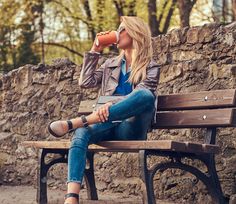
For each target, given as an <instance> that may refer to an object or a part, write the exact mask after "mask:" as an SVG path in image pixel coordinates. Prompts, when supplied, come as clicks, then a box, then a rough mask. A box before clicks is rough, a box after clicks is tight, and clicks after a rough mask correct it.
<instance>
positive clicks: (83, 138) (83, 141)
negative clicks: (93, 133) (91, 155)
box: [70, 128, 90, 148]
mask: <svg viewBox="0 0 236 204" xmlns="http://www.w3.org/2000/svg"><path fill="white" fill-rule="evenodd" d="M89 138H90V133H89V131H88V129H87V128H77V129H76V130H75V132H74V135H73V137H72V141H71V146H70V147H71V148H73V147H80V148H87V146H88V142H89Z"/></svg>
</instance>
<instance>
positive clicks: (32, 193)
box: [0, 186, 173, 204]
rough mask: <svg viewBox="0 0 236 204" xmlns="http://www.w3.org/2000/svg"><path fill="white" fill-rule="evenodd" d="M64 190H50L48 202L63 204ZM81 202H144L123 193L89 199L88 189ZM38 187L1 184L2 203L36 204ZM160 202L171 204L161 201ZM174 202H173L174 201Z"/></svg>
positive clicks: (128, 203)
mask: <svg viewBox="0 0 236 204" xmlns="http://www.w3.org/2000/svg"><path fill="white" fill-rule="evenodd" d="M64 193H65V192H64V191H61V190H49V192H48V200H49V203H48V204H63V196H64ZM80 197H81V200H80V204H98V203H99V204H111V203H112V204H121V203H122V204H142V201H141V200H137V198H136V197H129V198H124V197H123V195H122V194H117V193H116V194H112V195H111V194H110V195H106V194H101V193H100V194H99V201H88V200H86V199H87V195H86V191H85V190H84V189H83V190H82V191H81V195H80ZM35 199H36V189H35V188H34V187H32V186H0V204H15V203H16V204H36V201H35ZM159 204H171V203H169V202H163V201H162V202H160V203H159ZM172 204H173V203H172Z"/></svg>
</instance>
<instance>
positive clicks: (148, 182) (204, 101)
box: [23, 89, 236, 204]
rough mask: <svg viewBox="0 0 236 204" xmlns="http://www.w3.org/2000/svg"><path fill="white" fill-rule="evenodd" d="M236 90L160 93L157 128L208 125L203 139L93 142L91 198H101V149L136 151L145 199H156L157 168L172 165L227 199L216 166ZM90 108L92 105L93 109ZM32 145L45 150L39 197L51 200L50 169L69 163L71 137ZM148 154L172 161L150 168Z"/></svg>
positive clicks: (83, 109)
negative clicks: (97, 166)
mask: <svg viewBox="0 0 236 204" xmlns="http://www.w3.org/2000/svg"><path fill="white" fill-rule="evenodd" d="M235 94H236V90H235V89H229V90H214V91H203V92H195V93H188V94H171V95H159V98H158V114H157V123H156V124H153V126H152V128H153V129H180V128H206V134H205V135H204V141H202V142H201V143H200V142H199V143H194V142H180V141H172V140H152V141H150V140H149V141H148V140H144V141H104V142H100V143H99V144H91V145H89V148H88V152H87V159H88V161H89V168H87V169H86V170H85V182H86V186H87V194H88V198H89V199H91V200H98V195H97V190H96V185H95V177H94V154H95V153H96V152H137V153H139V168H140V171H141V174H140V175H141V179H142V181H143V182H144V184H145V187H146V190H145V196H144V199H145V203H148V204H153V203H156V201H155V195H154V186H153V178H154V175H155V173H156V172H158V171H161V172H163V171H165V170H167V169H170V168H174V169H181V170H184V171H187V172H189V173H191V174H192V175H194V176H196V178H197V179H198V180H201V181H202V182H203V183H204V184H205V185H206V187H207V190H208V192H209V194H210V195H211V197H212V199H213V202H214V203H220V204H222V203H228V198H226V197H225V196H224V195H223V193H222V189H221V185H220V182H219V179H218V176H217V172H216V167H215V154H217V153H219V152H220V148H219V146H218V145H217V144H216V130H217V128H220V127H221V128H222V127H235V126H236V112H235V111H236V109H235V107H236V102H235V98H236V96H235ZM92 103H94V101H90V102H88V101H86V102H81V105H80V113H81V114H89V113H91V107H92ZM88 108H89V110H88ZM23 144H24V145H25V146H27V147H35V148H38V149H40V150H42V151H41V159H40V167H39V176H38V178H39V179H38V180H39V185H38V194H37V195H38V196H37V200H38V203H40V204H46V203H47V172H48V170H49V168H50V167H51V166H53V165H54V164H57V163H67V156H68V149H69V147H70V141H69V140H61V141H25V142H24V143H23ZM49 153H50V154H52V153H53V154H59V155H60V157H57V158H54V159H52V160H51V161H50V162H46V161H45V157H46V156H47V154H49ZM149 155H153V156H162V157H167V158H169V160H168V161H165V162H161V163H156V164H154V165H153V166H152V167H151V168H148V165H147V157H148V156H149ZM185 158H190V159H192V160H200V161H202V162H203V163H204V165H205V166H206V168H207V171H206V172H204V171H202V170H200V169H198V168H196V167H194V166H192V165H190V164H187V163H185V162H184V159H185Z"/></svg>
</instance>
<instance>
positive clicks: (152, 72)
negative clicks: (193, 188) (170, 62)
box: [111, 63, 160, 104]
mask: <svg viewBox="0 0 236 204" xmlns="http://www.w3.org/2000/svg"><path fill="white" fill-rule="evenodd" d="M159 75H160V66H159V65H158V64H156V63H153V64H151V65H150V67H149V68H148V69H147V75H146V79H144V80H143V81H141V82H139V83H138V84H137V85H136V86H135V88H134V90H137V89H142V88H146V89H149V90H150V91H151V92H152V93H153V94H155V92H156V89H157V84H158V82H159ZM134 90H133V91H134ZM127 96H128V95H124V96H122V97H121V98H117V99H114V100H112V101H111V102H112V103H113V104H115V103H117V102H119V101H120V100H122V99H124V98H126V97H127Z"/></svg>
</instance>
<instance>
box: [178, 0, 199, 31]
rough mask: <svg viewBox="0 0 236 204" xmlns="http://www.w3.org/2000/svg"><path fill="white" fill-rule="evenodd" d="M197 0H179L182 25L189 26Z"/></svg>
mask: <svg viewBox="0 0 236 204" xmlns="http://www.w3.org/2000/svg"><path fill="white" fill-rule="evenodd" d="M195 3H196V0H177V5H178V8H179V13H180V26H181V27H186V26H189V18H190V14H191V11H192V8H193V6H194V4H195Z"/></svg>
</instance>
